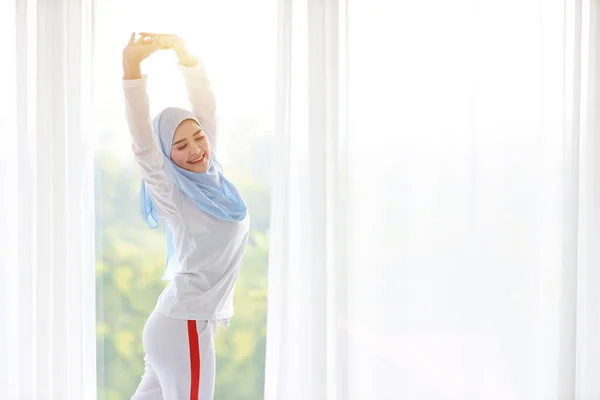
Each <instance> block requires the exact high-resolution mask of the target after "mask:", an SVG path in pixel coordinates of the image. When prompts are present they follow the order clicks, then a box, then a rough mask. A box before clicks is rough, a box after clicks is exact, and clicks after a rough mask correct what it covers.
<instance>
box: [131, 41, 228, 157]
mask: <svg viewBox="0 0 600 400" xmlns="http://www.w3.org/2000/svg"><path fill="white" fill-rule="evenodd" d="M141 35H145V36H146V37H148V38H155V39H157V40H158V41H159V43H161V44H163V45H166V46H169V47H170V48H171V49H173V50H174V52H175V54H176V55H177V61H178V62H179V69H180V71H181V74H182V76H183V80H184V82H185V87H186V89H187V94H188V99H189V101H190V104H191V106H192V113H193V114H194V115H195V116H196V118H198V121H200V124H202V127H203V128H204V131H205V132H204V133H205V134H206V136H207V137H208V141H209V143H210V147H211V151H212V153H213V154H216V151H217V136H218V130H219V127H218V116H217V105H216V99H215V94H214V91H213V88H212V85H211V84H210V81H209V79H208V75H207V73H206V69H205V68H204V63H203V62H202V60H201V59H199V58H196V57H194V56H193V55H191V54H190V52H189V51H188V49H187V47H186V45H185V42H184V41H183V40H182V39H181V38H180V37H179V36H177V35H172V34H162V33H147V32H143V33H141Z"/></svg>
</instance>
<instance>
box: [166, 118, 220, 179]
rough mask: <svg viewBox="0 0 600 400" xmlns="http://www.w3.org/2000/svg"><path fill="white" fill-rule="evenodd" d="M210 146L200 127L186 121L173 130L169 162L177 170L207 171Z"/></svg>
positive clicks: (189, 120)
mask: <svg viewBox="0 0 600 400" xmlns="http://www.w3.org/2000/svg"><path fill="white" fill-rule="evenodd" d="M209 159H210V145H209V144H208V139H207V137H206V135H205V134H204V132H203V131H202V129H201V128H200V125H198V123H197V122H196V121H194V120H192V119H186V120H185V121H183V122H182V123H181V124H179V126H178V127H177V129H176V130H175V135H174V136H173V145H172V146H171V160H172V161H173V162H174V163H175V165H177V166H178V167H179V168H183V169H186V170H188V171H192V172H197V173H202V172H206V170H207V169H208V160H209Z"/></svg>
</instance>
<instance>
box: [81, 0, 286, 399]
mask: <svg viewBox="0 0 600 400" xmlns="http://www.w3.org/2000/svg"><path fill="white" fill-rule="evenodd" d="M95 7H96V8H95V10H94V13H95V20H94V23H95V27H94V41H95V43H94V110H95V120H94V121H93V123H92V124H91V129H95V130H96V135H95V138H96V140H97V142H96V143H95V147H96V149H97V151H96V160H95V165H96V171H95V172H96V181H95V185H96V224H97V226H96V237H97V239H96V240H97V243H96V254H97V256H96V259H97V263H96V275H97V280H96V282H97V357H98V365H97V367H98V399H99V400H120V399H128V398H129V397H130V396H131V395H132V394H133V392H134V391H135V388H136V387H137V384H138V383H139V380H140V378H141V375H142V373H143V347H142V341H141V335H142V329H143V326H144V323H145V321H146V318H147V317H148V315H149V314H150V312H151V311H152V309H153V308H154V305H155V302H156V298H157V296H158V295H159V293H160V291H161V290H162V288H163V287H164V285H165V282H162V281H160V276H161V272H162V269H163V265H164V257H165V251H164V248H165V243H164V234H163V230H162V229H157V230H156V231H151V230H150V229H148V227H147V226H146V225H144V224H143V222H142V219H141V218H140V216H139V210H138V191H139V179H140V176H139V173H138V170H137V166H136V165H135V164H134V163H133V157H132V153H131V147H130V143H131V142H130V139H129V133H128V130H127V124H126V121H125V115H124V106H123V95H122V88H121V78H122V64H121V54H122V53H121V52H122V49H123V47H124V46H125V44H126V42H127V40H128V38H129V36H130V34H131V32H141V31H148V32H167V33H175V34H178V35H180V36H181V37H183V38H184V40H185V41H186V43H187V45H188V47H189V49H190V50H191V52H192V53H194V54H195V55H197V56H200V57H202V58H203V59H204V60H205V65H206V67H207V70H208V73H209V76H210V79H211V82H212V83H213V86H214V89H215V92H216V95H217V102H218V108H219V117H220V132H219V135H220V139H219V140H220V143H219V145H220V146H219V147H220V150H219V152H220V158H221V160H222V163H223V164H224V168H225V172H226V174H227V176H228V177H229V178H230V179H231V180H232V181H233V182H234V183H235V184H236V185H237V186H238V188H239V189H240V191H241V193H242V195H243V196H244V198H245V200H246V202H247V203H248V207H249V210H250V214H251V217H252V226H251V230H252V232H251V240H250V243H249V245H248V247H247V251H246V255H245V258H244V264H243V266H242V271H241V274H240V277H239V281H238V285H237V288H236V297H235V309H236V316H235V317H234V318H233V320H232V324H231V326H230V327H229V329H227V330H220V331H219V334H218V337H217V341H216V347H217V371H218V373H217V384H216V394H215V399H228V400H229V399H261V398H262V397H263V386H264V358H265V330H266V326H265V324H266V294H267V261H268V243H269V240H268V228H269V220H270V163H271V146H272V133H273V121H274V98H275V78H274V76H275V56H276V11H277V7H276V3H275V2H274V0H260V1H253V2H247V1H241V0H233V1H220V2H214V1H212V2H211V1H181V0H175V1H169V2H164V1H156V0H152V1H138V0H133V1H131V0H130V1H127V2H121V1H117V0H103V1H99V2H95ZM233 10H235V12H233ZM143 72H144V73H145V74H147V75H148V91H149V96H150V102H151V106H150V107H151V114H152V116H154V115H156V114H157V113H158V112H159V111H160V110H161V109H162V108H164V107H167V106H183V107H188V103H187V96H186V93H185V87H184V85H183V80H182V79H181V77H180V75H179V71H178V69H177V63H176V58H175V56H174V54H172V53H171V52H160V53H157V54H155V55H153V56H151V57H150V58H149V59H148V60H146V61H144V64H143Z"/></svg>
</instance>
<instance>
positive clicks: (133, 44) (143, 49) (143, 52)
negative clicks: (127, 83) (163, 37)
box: [123, 32, 169, 79]
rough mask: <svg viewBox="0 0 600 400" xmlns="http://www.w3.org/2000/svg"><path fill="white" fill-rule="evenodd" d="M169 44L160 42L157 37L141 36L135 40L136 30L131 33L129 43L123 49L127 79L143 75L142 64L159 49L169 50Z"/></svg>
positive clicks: (124, 69)
mask: <svg viewBox="0 0 600 400" xmlns="http://www.w3.org/2000/svg"><path fill="white" fill-rule="evenodd" d="M167 49H169V46H167V45H165V44H163V43H160V41H159V40H157V39H155V38H149V37H146V36H140V37H139V39H138V40H135V32H134V33H132V34H131V37H130V38H129V43H127V46H125V48H124V49H123V72H124V78H125V79H139V78H141V77H142V72H141V64H142V61H143V60H145V59H146V58H148V57H149V56H150V55H151V54H152V53H154V52H155V51H157V50H167Z"/></svg>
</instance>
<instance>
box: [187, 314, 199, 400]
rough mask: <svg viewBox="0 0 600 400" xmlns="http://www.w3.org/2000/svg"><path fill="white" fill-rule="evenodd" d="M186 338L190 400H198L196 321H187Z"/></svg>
mask: <svg viewBox="0 0 600 400" xmlns="http://www.w3.org/2000/svg"><path fill="white" fill-rule="evenodd" d="M188 337H189V341H190V366H191V368H192V370H191V387H190V400H198V392H199V391H200V346H199V344H198V329H197V327H196V321H188Z"/></svg>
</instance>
